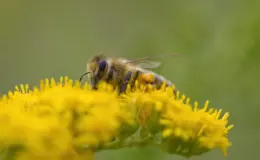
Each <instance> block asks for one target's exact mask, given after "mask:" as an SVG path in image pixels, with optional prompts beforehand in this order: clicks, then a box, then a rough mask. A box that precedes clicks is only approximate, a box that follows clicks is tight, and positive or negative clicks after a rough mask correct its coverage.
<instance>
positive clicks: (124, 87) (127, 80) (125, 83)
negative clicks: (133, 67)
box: [119, 71, 132, 94]
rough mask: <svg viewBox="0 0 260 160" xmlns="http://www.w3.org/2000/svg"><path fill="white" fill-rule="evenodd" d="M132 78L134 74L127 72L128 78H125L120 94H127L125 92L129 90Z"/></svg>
mask: <svg viewBox="0 0 260 160" xmlns="http://www.w3.org/2000/svg"><path fill="white" fill-rule="evenodd" d="M131 76H132V72H131V71H129V72H127V74H126V77H125V81H124V82H123V83H122V85H121V87H120V91H119V94H121V93H123V92H125V90H126V88H127V84H128V82H129V81H130V79H131Z"/></svg>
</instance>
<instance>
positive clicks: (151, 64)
mask: <svg viewBox="0 0 260 160" xmlns="http://www.w3.org/2000/svg"><path fill="white" fill-rule="evenodd" d="M161 65H162V63H161V62H155V61H147V62H141V63H137V66H139V67H141V68H144V69H153V68H158V67H160V66H161Z"/></svg>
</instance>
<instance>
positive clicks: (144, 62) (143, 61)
mask: <svg viewBox="0 0 260 160" xmlns="http://www.w3.org/2000/svg"><path fill="white" fill-rule="evenodd" d="M149 59H150V57H145V58H139V59H135V60H126V61H125V63H132V64H135V65H137V66H139V67H141V68H144V69H152V68H158V67H160V66H161V64H162V63H161V62H157V61H150V60H149Z"/></svg>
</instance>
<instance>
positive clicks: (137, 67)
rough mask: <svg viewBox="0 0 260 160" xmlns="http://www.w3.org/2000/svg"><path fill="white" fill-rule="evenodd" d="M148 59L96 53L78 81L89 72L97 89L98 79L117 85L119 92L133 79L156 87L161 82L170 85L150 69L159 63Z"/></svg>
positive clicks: (158, 86) (131, 82)
mask: <svg viewBox="0 0 260 160" xmlns="http://www.w3.org/2000/svg"><path fill="white" fill-rule="evenodd" d="M150 59H151V57H144V58H139V59H134V60H129V59H125V58H111V57H106V56H104V55H97V56H94V57H92V58H91V59H90V60H89V61H88V63H87V72H86V73H84V74H83V75H82V76H81V77H80V81H82V78H83V77H84V76H85V75H87V74H90V75H91V76H90V83H91V86H92V88H93V89H97V84H98V83H99V82H100V81H105V82H107V83H109V84H111V85H112V86H113V87H118V88H119V94H121V93H123V92H125V91H126V88H127V85H128V84H129V85H130V86H131V87H133V86H134V84H135V81H138V82H139V83H141V84H145V85H148V84H151V85H152V86H153V87H155V88H157V89H159V88H160V87H161V86H162V85H163V83H166V86H172V82H171V81H169V80H167V79H166V78H164V77H163V76H161V75H159V74H157V73H155V72H153V71H151V69H154V68H158V67H159V66H160V65H161V63H160V62H155V61H151V60H150ZM174 92H176V90H175V91H174Z"/></svg>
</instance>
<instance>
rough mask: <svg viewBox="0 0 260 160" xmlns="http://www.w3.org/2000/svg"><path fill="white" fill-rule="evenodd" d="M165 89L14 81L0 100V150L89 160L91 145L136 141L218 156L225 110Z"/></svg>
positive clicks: (223, 137)
mask: <svg viewBox="0 0 260 160" xmlns="http://www.w3.org/2000/svg"><path fill="white" fill-rule="evenodd" d="M173 89H174V88H172V87H167V88H166V87H165V85H163V87H162V88H161V89H159V90H156V89H154V88H152V87H151V86H149V85H148V86H142V85H139V84H138V82H137V83H136V85H135V88H134V89H131V90H130V88H129V86H128V89H127V92H126V94H121V95H120V96H118V92H117V91H115V90H113V89H112V87H111V86H110V85H108V84H106V83H101V84H100V85H99V86H98V90H95V91H94V90H91V87H90V86H89V85H88V84H85V85H84V86H81V84H80V83H79V82H78V81H72V80H70V79H68V77H65V78H63V77H61V78H60V80H59V81H58V82H56V81H55V80H54V79H51V80H49V79H46V80H44V81H41V83H40V87H39V88H36V87H35V88H33V89H30V88H29V86H28V85H20V87H18V86H17V87H16V90H15V91H14V92H8V94H7V96H4V97H2V98H1V100H0V125H1V130H0V148H8V150H9V152H11V153H13V152H14V153H15V155H16V159H21V160H22V159H55V160H59V159H75V160H76V159H83V158H84V159H92V154H93V152H96V151H99V150H104V149H113V148H123V147H129V146H143V145H155V146H157V147H159V148H160V149H163V150H164V151H166V152H168V153H174V154H179V155H183V156H187V157H189V156H193V155H199V154H202V153H204V152H207V151H209V150H212V149H215V148H220V149H222V150H223V152H224V154H226V150H227V148H228V147H229V146H230V142H229V140H228V138H227V134H228V132H229V130H230V129H231V128H232V127H233V126H232V125H229V126H228V124H227V123H228V121H227V118H228V114H227V113H226V114H225V115H224V116H223V117H222V118H220V112H221V110H220V111H217V110H215V109H212V108H211V109H208V102H206V105H205V107H204V108H202V109H199V108H198V104H197V103H195V105H194V107H192V105H190V104H189V99H188V98H186V97H185V96H180V94H179V93H178V94H177V95H175V94H173ZM8 155H9V154H7V156H8Z"/></svg>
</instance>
